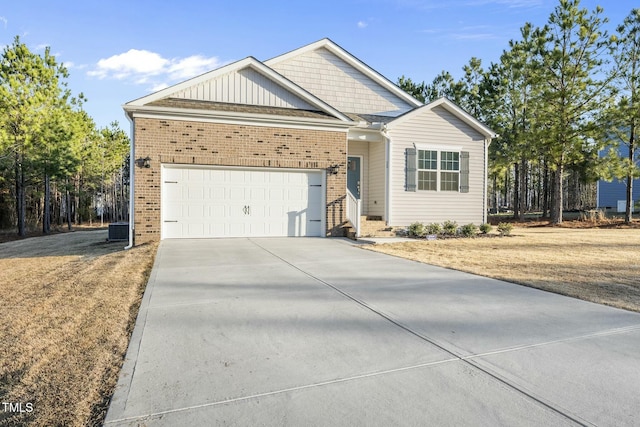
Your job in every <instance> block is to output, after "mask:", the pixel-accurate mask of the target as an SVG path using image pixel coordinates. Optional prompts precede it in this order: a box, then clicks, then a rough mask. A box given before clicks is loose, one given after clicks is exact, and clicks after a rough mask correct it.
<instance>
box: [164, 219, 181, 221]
mask: <svg viewBox="0 0 640 427" xmlns="http://www.w3.org/2000/svg"><path fill="white" fill-rule="evenodd" d="M164 222H178V220H175V219H165V220H164Z"/></svg>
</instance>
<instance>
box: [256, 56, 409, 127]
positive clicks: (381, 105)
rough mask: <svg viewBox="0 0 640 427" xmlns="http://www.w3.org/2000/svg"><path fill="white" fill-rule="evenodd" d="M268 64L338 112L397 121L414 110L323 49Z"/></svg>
mask: <svg viewBox="0 0 640 427" xmlns="http://www.w3.org/2000/svg"><path fill="white" fill-rule="evenodd" d="M268 64H269V66H270V67H271V68H273V69H274V70H276V71H277V72H279V73H280V74H282V75H283V76H285V77H287V78H288V79H289V80H291V81H293V82H294V83H296V84H298V85H299V86H301V87H302V88H304V89H305V90H307V91H309V92H310V93H312V94H314V95H315V96H317V97H318V98H320V99H322V100H323V101H325V102H326V103H328V104H329V105H331V106H333V107H334V108H336V109H338V110H340V111H345V112H349V113H356V114H379V115H387V116H391V117H396V116H399V115H400V114H402V113H404V112H406V111H409V110H410V109H411V108H413V106H411V105H409V104H408V103H407V102H406V101H404V100H402V99H401V98H399V97H397V96H396V95H394V94H393V93H391V92H389V91H388V90H387V89H386V88H384V87H382V86H380V85H379V84H378V83H376V82H375V81H373V80H372V79H370V78H369V77H367V76H366V75H364V74H363V73H362V72H360V71H359V70H357V69H355V68H354V67H352V66H351V65H349V64H347V63H346V62H345V61H343V60H342V59H340V58H338V57H337V56H336V55H334V54H333V53H332V52H330V51H329V50H327V49H324V48H320V49H317V50H314V51H311V52H306V53H304V54H301V55H298V56H295V57H293V58H289V59H286V60H283V61H281V62H276V63H269V62H268ZM345 95H347V96H345Z"/></svg>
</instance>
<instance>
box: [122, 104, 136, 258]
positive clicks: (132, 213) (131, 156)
mask: <svg viewBox="0 0 640 427" xmlns="http://www.w3.org/2000/svg"><path fill="white" fill-rule="evenodd" d="M125 115H126V116H127V120H129V123H131V144H129V145H130V147H129V244H128V245H127V246H125V247H124V250H125V251H128V250H129V249H131V248H132V247H133V244H134V238H133V237H134V232H135V228H136V227H135V218H134V217H135V207H134V204H133V203H134V200H135V197H134V196H135V188H136V186H135V167H134V166H135V159H134V157H135V155H134V154H135V142H134V141H135V137H134V124H133V119H132V118H130V117H129V115H128V114H125Z"/></svg>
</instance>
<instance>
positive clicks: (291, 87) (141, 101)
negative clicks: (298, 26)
mask: <svg viewBox="0 0 640 427" xmlns="http://www.w3.org/2000/svg"><path fill="white" fill-rule="evenodd" d="M245 68H251V69H253V70H255V71H257V72H259V73H260V74H262V75H264V76H265V77H267V78H268V79H270V80H272V81H274V82H275V83H277V84H279V85H280V86H282V87H284V88H285V89H287V90H288V91H290V92H292V93H294V94H295V95H296V96H298V97H300V98H302V99H303V100H305V101H306V102H307V103H309V104H311V105H313V106H315V107H317V108H318V109H319V110H320V111H323V112H325V113H327V114H330V115H332V116H334V117H336V118H337V119H339V120H342V121H345V122H352V120H351V119H350V118H349V117H347V116H346V115H344V114H342V113H341V112H340V111H338V110H336V109H335V108H333V107H332V106H331V105H329V104H327V103H326V102H324V101H322V100H321V99H320V98H318V97H316V96H314V95H312V94H311V93H309V92H307V91H306V90H304V89H303V88H301V87H300V86H298V85H296V84H295V83H293V82H292V81H290V80H289V79H287V78H285V77H284V76H282V75H281V74H279V73H277V72H276V71H275V70H272V69H271V68H269V67H267V66H266V65H264V64H263V63H261V62H260V61H258V60H257V59H255V58H254V57H251V56H249V57H247V58H245V59H242V60H240V61H237V62H234V63H232V64H229V65H225V66H224V67H221V68H218V69H216V70H213V71H209V72H208V73H205V74H202V75H200V76H198V77H194V78H192V79H189V80H185V81H184V82H182V83H178V84H176V85H173V86H170V87H168V88H165V89H162V90H160V91H158V92H155V93H152V94H151V95H147V96H144V97H142V98H138V99H136V100H133V101H131V102H128V103H126V104H125V107H127V106H135V107H141V106H143V105H146V104H149V103H151V102H153V101H157V100H160V99H163V98H167V97H170V96H171V95H172V94H174V93H176V92H180V91H182V90H185V89H187V88H189V87H191V86H195V85H198V84H200V83H203V82H205V81H208V80H211V79H214V78H216V77H219V76H222V75H224V74H228V73H231V72H233V71H240V70H243V69H245ZM126 110H127V108H125V111H126Z"/></svg>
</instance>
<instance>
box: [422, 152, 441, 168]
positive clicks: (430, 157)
mask: <svg viewBox="0 0 640 427" xmlns="http://www.w3.org/2000/svg"><path fill="white" fill-rule="evenodd" d="M437 167H438V152H437V151H430V150H418V169H431V170H436V169H437Z"/></svg>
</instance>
